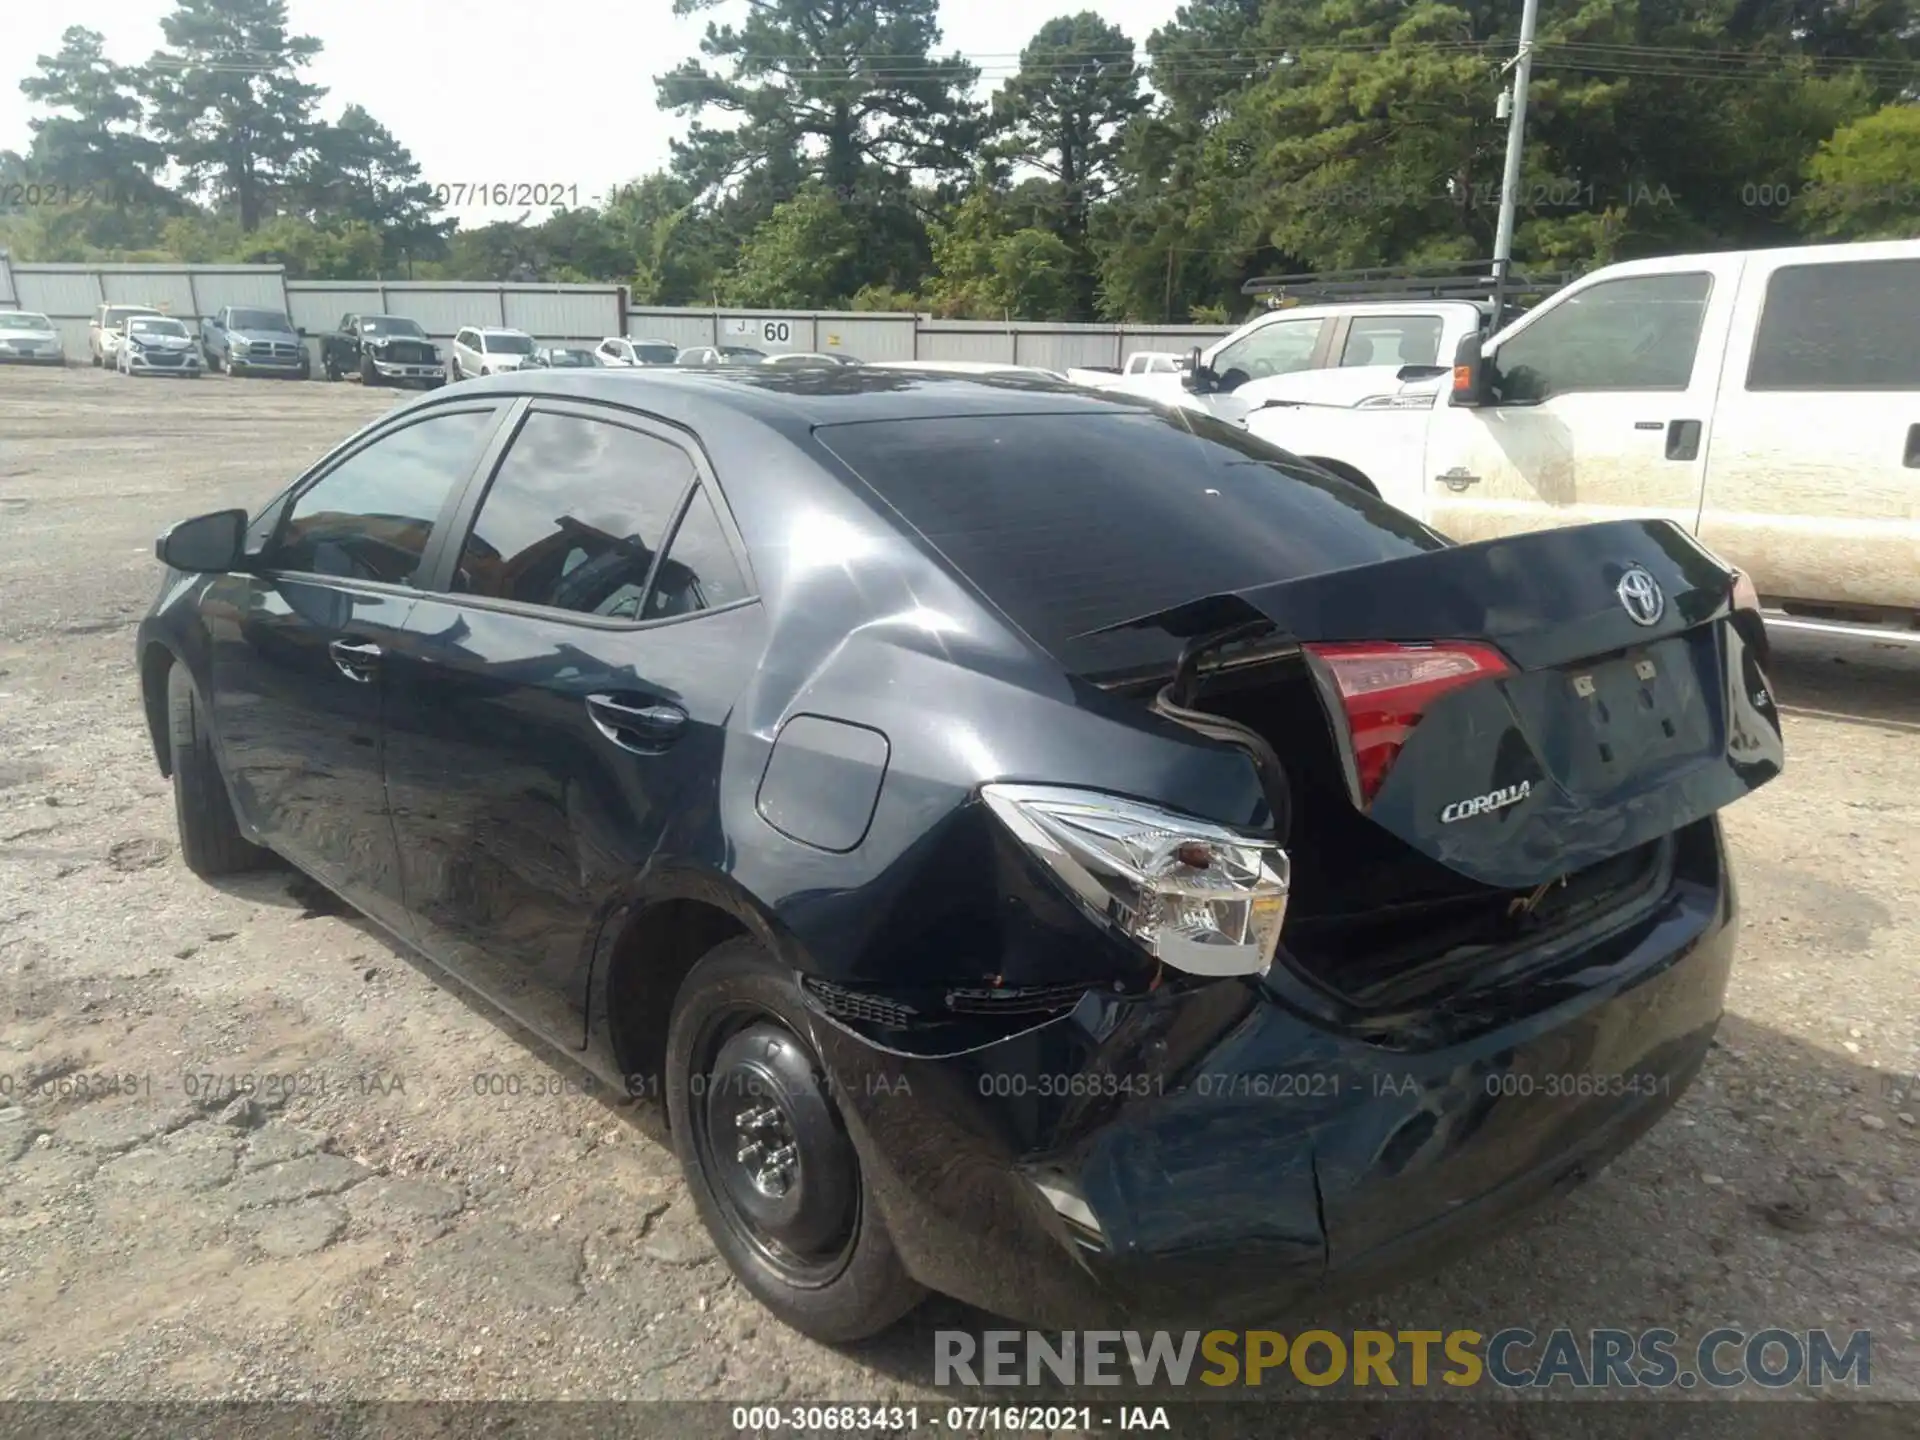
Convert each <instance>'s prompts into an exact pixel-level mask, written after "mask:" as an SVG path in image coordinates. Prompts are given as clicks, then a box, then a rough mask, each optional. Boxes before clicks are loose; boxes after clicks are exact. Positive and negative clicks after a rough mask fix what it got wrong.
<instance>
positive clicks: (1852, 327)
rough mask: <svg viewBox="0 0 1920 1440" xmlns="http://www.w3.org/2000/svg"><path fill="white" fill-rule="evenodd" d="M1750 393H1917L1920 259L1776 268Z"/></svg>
mask: <svg viewBox="0 0 1920 1440" xmlns="http://www.w3.org/2000/svg"><path fill="white" fill-rule="evenodd" d="M1747 389H1749V390H1920V260H1856V261H1849V262H1847V263H1845V264H1834V265H1785V266H1782V267H1781V268H1780V269H1778V270H1776V271H1774V272H1773V274H1772V276H1771V277H1769V278H1768V280H1767V298H1766V305H1765V308H1764V309H1762V311H1761V312H1760V327H1759V330H1758V332H1757V333H1756V334H1755V336H1754V340H1753V359H1752V361H1751V362H1750V363H1749V364H1748V366H1747Z"/></svg>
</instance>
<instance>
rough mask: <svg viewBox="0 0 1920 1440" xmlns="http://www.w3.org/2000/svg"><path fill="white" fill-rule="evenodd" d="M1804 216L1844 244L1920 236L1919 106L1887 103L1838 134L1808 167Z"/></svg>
mask: <svg viewBox="0 0 1920 1440" xmlns="http://www.w3.org/2000/svg"><path fill="white" fill-rule="evenodd" d="M1807 180H1808V182H1809V183H1808V185H1807V187H1806V189H1805V190H1804V191H1802V193H1801V195H1800V197H1799V210H1800V214H1801V215H1802V216H1803V217H1804V218H1805V220H1806V222H1807V224H1808V225H1809V226H1810V227H1811V228H1812V230H1813V231H1814V233H1815V234H1818V235H1830V236H1833V237H1835V238H1836V239H1842V240H1907V239H1912V238H1914V237H1916V236H1920V105H1912V104H1901V105H1888V106H1885V107H1883V108H1882V109H1879V110H1876V111H1874V113H1873V114H1871V115H1868V116H1865V117H1863V118H1861V119H1859V120H1856V121H1854V122H1853V123H1852V124H1851V125H1846V126H1843V127H1841V128H1840V129H1839V130H1836V131H1835V132H1834V133H1833V136H1832V137H1831V138H1830V139H1828V140H1826V141H1823V142H1822V143H1821V145H1820V148H1819V150H1818V151H1816V152H1815V154H1814V156H1813V159H1812V160H1811V161H1809V162H1808V164H1807Z"/></svg>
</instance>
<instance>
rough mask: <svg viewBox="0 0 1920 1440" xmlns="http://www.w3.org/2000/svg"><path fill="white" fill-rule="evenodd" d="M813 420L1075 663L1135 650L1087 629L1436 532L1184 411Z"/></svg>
mask: <svg viewBox="0 0 1920 1440" xmlns="http://www.w3.org/2000/svg"><path fill="white" fill-rule="evenodd" d="M817 433H818V434H819V437H820V439H821V440H822V441H823V442H824V443H825V444H826V445H827V446H828V448H829V449H831V450H832V451H833V452H834V453H835V454H836V455H838V456H839V457H840V458H841V459H842V460H844V461H845V462H846V463H847V464H848V465H849V466H851V467H852V468H853V470H854V471H856V472H857V473H858V474H859V475H860V477H861V478H862V479H864V480H865V481H866V482H867V483H868V484H869V485H870V486H872V488H873V489H874V490H875V491H877V492H878V493H879V495H880V497H881V498H882V499H883V500H885V501H886V502H887V503H888V504H889V505H891V506H892V507H893V508H894V509H895V510H897V511H898V512H899V513H900V515H901V516H902V517H904V518H905V519H906V521H907V522H908V523H909V524H911V525H912V526H913V527H914V528H915V529H917V530H919V531H920V532H921V533H922V534H923V535H925V536H926V537H927V539H928V540H929V541H931V542H932V543H933V545H934V546H935V547H936V548H937V549H939V551H940V552H941V553H942V554H943V555H945V556H946V558H947V560H948V561H949V562H950V563H951V564H952V565H953V566H954V567H955V568H956V569H958V570H959V571H960V573H961V574H963V575H965V576H966V577H967V578H968V579H970V580H971V581H972V582H973V583H974V584H975V585H976V586H978V587H979V588H980V590H981V591H982V592H983V593H984V594H985V595H986V597H987V598H988V599H989V600H991V601H993V603H994V604H996V605H998V606H999V607H1000V608H1001V609H1002V610H1003V611H1005V612H1006V614H1007V615H1008V617H1009V618H1011V619H1012V620H1013V621H1014V623H1015V624H1017V625H1019V626H1020V627H1021V628H1022V629H1024V630H1025V631H1026V632H1027V633H1028V634H1029V635H1031V636H1032V637H1033V638H1034V639H1035V640H1036V641H1038V642H1039V643H1040V644H1041V645H1044V646H1045V647H1047V649H1049V650H1050V651H1052V652H1053V653H1054V655H1055V656H1057V657H1058V658H1059V659H1060V660H1061V661H1063V662H1064V663H1066V664H1067V665H1068V666H1069V667H1070V668H1073V669H1076V670H1080V671H1082V672H1083V673H1087V672H1090V671H1093V670H1104V669H1107V668H1112V666H1114V665H1118V664H1122V663H1124V664H1133V663H1140V662H1144V661H1145V660H1146V659H1147V658H1148V657H1147V656H1146V655H1145V653H1144V652H1143V651H1142V650H1141V647H1140V646H1139V645H1138V644H1137V643H1131V641H1130V642H1129V643H1116V642H1114V641H1109V640H1100V641H1086V640H1076V637H1081V636H1084V635H1085V634H1086V632H1088V631H1092V630H1098V629H1100V628H1102V627H1103V626H1108V625H1113V624H1116V623H1117V622H1119V621H1122V620H1130V619H1134V618H1136V617H1138V616H1141V615H1147V614H1151V613H1153V612H1155V611H1158V610H1164V609H1166V608H1168V607H1169V606H1173V605H1179V604H1182V603H1184V602H1186V601H1189V600H1197V599H1200V598H1201V597H1203V596H1207V595H1213V594H1217V593H1219V592H1221V591H1224V590H1239V589H1245V588H1247V587H1249V586H1253V585H1260V584H1265V583H1268V582H1271V581H1275V580H1286V579H1291V578H1293V577H1295V576H1298V575H1305V574H1311V573H1313V572H1316V571H1321V570H1336V569H1341V568H1344V567H1346V566H1349V565H1368V564H1372V563H1374V562H1376V561H1380V560H1390V559H1395V558H1398V557H1400V556H1403V555H1410V554H1414V553H1416V552H1418V551H1422V550H1433V549H1438V548H1440V547H1441V546H1443V545H1445V544H1446V542H1445V541H1444V540H1442V539H1440V538H1439V537H1438V536H1437V535H1435V534H1434V533H1433V532H1432V531H1430V530H1428V529H1427V528H1426V527H1425V526H1423V525H1421V524H1420V523H1419V522H1418V521H1415V520H1413V519H1412V518H1410V517H1409V516H1407V515H1405V514H1403V513H1402V512H1400V511H1398V510H1395V509H1393V508H1392V507H1391V506H1389V505H1387V504H1386V503H1385V502H1383V501H1380V500H1377V499H1375V498H1374V497H1373V496H1371V495H1368V494H1366V493H1365V492H1364V491H1361V490H1358V489H1355V488H1354V487H1353V486H1351V485H1348V484H1347V483H1346V482H1345V481H1343V480H1338V479H1336V478H1334V477H1333V476H1331V475H1328V474H1325V473H1324V472H1322V471H1319V470H1317V469H1314V468H1313V467H1311V466H1308V465H1305V464H1303V463H1302V462H1301V461H1299V460H1296V459H1295V458H1294V457H1292V456H1291V455H1288V454H1287V453H1286V452H1285V451H1283V450H1278V449H1276V448H1274V447H1273V446H1270V445H1267V444H1265V443H1263V442H1261V441H1259V440H1256V439H1254V438H1253V437H1252V436H1250V435H1248V434H1246V433H1245V432H1244V431H1242V430H1239V429H1236V428H1234V427H1232V426H1229V425H1226V424H1223V423H1222V422H1220V421H1217V420H1214V419H1212V418H1210V417H1207V416H1200V415H1193V414H1191V413H1187V414H1185V416H1184V417H1178V416H1171V415H1161V414H1158V413H1155V412H1152V411H1121V410H1116V411H1114V412H1112V413H1107V414H1070V415H1069V414H1053V415H992V416H982V415H970V416H959V417H951V418H929V419H915V420H885V421H874V422H868V423H862V424H852V425H833V426H824V427H822V428H821V429H820V430H819V431H818V432H817ZM1139 638H1141V637H1137V636H1136V637H1131V640H1132V641H1137V640H1138V639H1139ZM1159 644H1160V645H1161V646H1164V642H1159Z"/></svg>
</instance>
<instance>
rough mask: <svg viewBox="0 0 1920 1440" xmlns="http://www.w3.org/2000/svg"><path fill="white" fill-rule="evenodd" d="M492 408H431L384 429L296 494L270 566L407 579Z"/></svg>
mask: <svg viewBox="0 0 1920 1440" xmlns="http://www.w3.org/2000/svg"><path fill="white" fill-rule="evenodd" d="M493 417H494V412H493V411H492V410H463V411H455V412H453V413H451V414H444V415H435V416H432V417H431V418H429V419H426V420H422V421H420V422H419V423H418V424H416V425H409V426H407V427H406V428H405V429H402V430H395V431H393V432H392V433H391V434H387V435H383V436H381V437H380V438H379V439H378V440H375V441H374V442H373V443H372V444H371V445H368V446H367V447H366V448H365V449H363V450H358V451H356V452H355V453H354V454H352V455H350V456H348V457H347V458H346V459H345V460H343V461H341V462H340V463H339V464H338V465H336V466H335V467H334V468H333V469H331V470H329V471H328V472H327V473H326V474H325V475H324V476H322V477H321V478H320V480H318V481H317V482H316V483H315V484H314V485H312V486H311V487H310V488H308V489H307V490H306V491H305V492H303V493H302V494H301V495H300V497H299V498H298V499H296V500H295V501H294V502H293V508H292V509H291V510H290V511H288V513H287V518H286V523H285V525H284V526H283V527H282V529H281V531H280V534H279V537H278V539H277V541H276V542H275V544H274V545H273V547H272V548H271V550H270V551H269V552H268V554H267V556H266V557H265V562H264V563H265V566H266V568H267V569H270V570H292V571H298V572H301V573H304V574H309V575H337V576H340V577H343V578H346V579H353V580H378V581H382V582H384V583H386V584H390V585H403V584H412V583H413V579H414V575H415V573H416V572H417V571H418V570H419V568H420V561H421V558H422V557H423V556H424V555H425V554H426V553H427V542H428V541H429V540H431V539H432V538H433V528H434V525H435V523H436V522H437V521H438V520H439V517H440V511H441V509H442V508H443V507H444V506H445V505H446V502H447V497H448V495H450V494H451V493H452V491H453V487H454V486H455V485H457V484H458V483H460V481H462V480H464V479H465V478H466V477H467V473H468V471H470V470H471V469H472V468H473V464H474V461H476V460H477V459H479V448H480V442H481V440H482V438H483V437H484V436H485V435H486V434H487V432H488V431H489V430H490V429H491V428H492V426H493Z"/></svg>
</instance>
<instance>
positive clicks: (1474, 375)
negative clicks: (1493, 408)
mask: <svg viewBox="0 0 1920 1440" xmlns="http://www.w3.org/2000/svg"><path fill="white" fill-rule="evenodd" d="M1486 387H1487V357H1486V356H1485V355H1484V354H1483V353H1482V351H1481V349H1480V337H1479V336H1478V335H1463V336H1461V337H1460V345H1459V348H1458V349H1456V350H1455V351H1454V352H1453V391H1452V393H1451V394H1450V395H1449V396H1448V398H1447V403H1448V404H1449V405H1458V406H1460V407H1462V408H1464V409H1468V410H1472V409H1477V408H1478V407H1480V406H1482V405H1484V404H1486Z"/></svg>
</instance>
